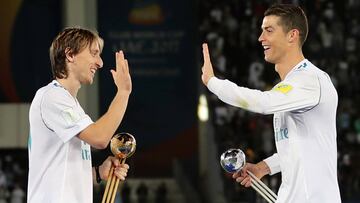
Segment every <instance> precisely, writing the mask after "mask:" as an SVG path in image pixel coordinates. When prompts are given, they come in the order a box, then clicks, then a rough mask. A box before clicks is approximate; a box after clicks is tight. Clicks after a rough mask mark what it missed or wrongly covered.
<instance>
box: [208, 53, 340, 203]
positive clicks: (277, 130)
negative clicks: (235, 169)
mask: <svg viewBox="0 0 360 203" xmlns="http://www.w3.org/2000/svg"><path fill="white" fill-rule="evenodd" d="M208 88H209V90H210V91H211V92H213V93H214V94H215V95H217V96H218V97H219V99H220V100H222V101H224V102H225V103H228V104H231V105H233V106H237V107H240V108H243V109H246V110H249V111H252V112H256V113H261V114H274V119H273V122H274V137H275V143H276V149H277V153H276V154H274V155H273V156H271V157H269V158H267V159H265V160H264V161H265V162H266V164H267V165H268V166H269V168H270V171H271V175H272V174H275V173H278V172H281V175H282V183H281V186H280V188H279V191H278V199H277V201H276V202H277V203H320V202H326V203H340V202H341V199H340V191H339V186H338V180H337V143H336V109H337V103H338V96H337V92H336V89H335V88H334V86H333V84H332V82H331V80H330V77H329V76H328V74H326V73H325V72H324V71H322V70H320V69H318V68H317V67H316V66H314V65H313V64H312V63H310V62H309V61H308V60H306V59H304V60H303V61H301V62H300V63H299V64H297V65H296V66H295V67H294V68H293V69H292V70H291V71H290V72H289V73H288V74H287V75H286V77H285V79H284V80H283V81H281V82H280V83H278V84H277V85H275V86H274V87H273V88H272V89H271V90H269V91H259V90H253V89H248V88H244V87H239V86H237V85H236V84H234V83H232V82H230V81H228V80H220V79H218V78H216V77H212V78H211V79H210V80H209V82H208Z"/></svg>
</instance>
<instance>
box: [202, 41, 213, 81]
mask: <svg viewBox="0 0 360 203" xmlns="http://www.w3.org/2000/svg"><path fill="white" fill-rule="evenodd" d="M202 50H203V57H204V65H203V66H202V69H201V71H202V75H201V80H202V81H203V83H204V85H207V84H208V82H209V80H210V78H211V77H214V70H213V67H212V64H211V60H210V54H209V48H208V45H207V44H206V43H204V44H203V45H202Z"/></svg>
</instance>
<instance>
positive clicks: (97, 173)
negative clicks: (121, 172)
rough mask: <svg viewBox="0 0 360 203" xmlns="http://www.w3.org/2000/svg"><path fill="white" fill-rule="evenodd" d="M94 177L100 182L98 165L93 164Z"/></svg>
mask: <svg viewBox="0 0 360 203" xmlns="http://www.w3.org/2000/svg"><path fill="white" fill-rule="evenodd" d="M95 177H96V182H97V183H99V184H100V182H101V177H100V172H99V166H95Z"/></svg>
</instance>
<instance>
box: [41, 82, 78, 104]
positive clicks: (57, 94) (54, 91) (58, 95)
mask: <svg viewBox="0 0 360 203" xmlns="http://www.w3.org/2000/svg"><path fill="white" fill-rule="evenodd" d="M39 91H40V90H39ZM41 91H42V93H41V97H42V101H43V102H61V101H67V100H68V101H72V100H73V99H72V97H71V95H70V93H69V92H68V91H67V90H66V89H65V88H64V87H62V86H61V85H60V83H58V82H57V81H56V80H54V81H52V82H51V83H49V84H48V85H47V86H45V87H43V88H42V89H41Z"/></svg>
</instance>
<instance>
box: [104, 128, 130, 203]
mask: <svg viewBox="0 0 360 203" xmlns="http://www.w3.org/2000/svg"><path fill="white" fill-rule="evenodd" d="M110 149H111V152H112V153H113V154H114V156H115V157H117V158H118V159H119V160H120V163H122V164H123V163H125V160H126V158H129V157H130V156H131V155H133V154H134V152H135V149H136V140H135V138H134V136H132V135H131V134H129V133H119V134H116V135H115V136H114V137H113V138H112V139H111V141H110ZM118 185H119V178H117V177H116V176H115V175H114V167H113V166H111V169H110V174H109V179H108V180H107V183H106V187H105V192H104V196H103V199H102V201H101V202H102V203H113V202H114V200H115V195H116V191H117V188H118Z"/></svg>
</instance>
